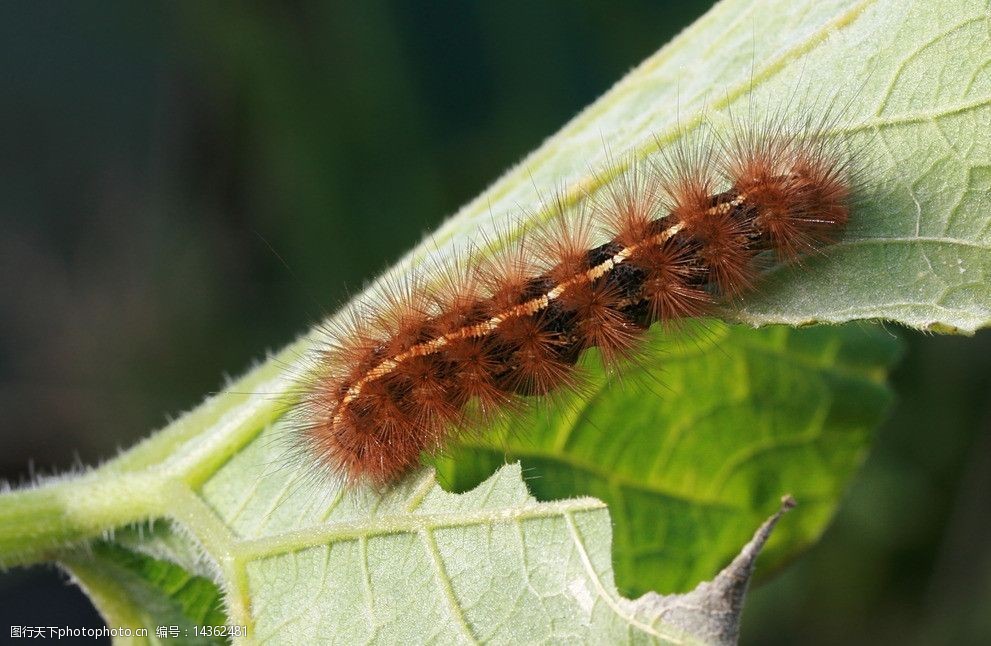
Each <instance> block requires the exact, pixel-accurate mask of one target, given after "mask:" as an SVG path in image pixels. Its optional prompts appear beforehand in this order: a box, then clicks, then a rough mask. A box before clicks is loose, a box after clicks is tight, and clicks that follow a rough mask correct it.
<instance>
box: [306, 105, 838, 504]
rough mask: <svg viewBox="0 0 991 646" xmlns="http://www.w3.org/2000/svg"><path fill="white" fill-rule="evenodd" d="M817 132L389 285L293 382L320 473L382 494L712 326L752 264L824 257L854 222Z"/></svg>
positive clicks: (741, 152)
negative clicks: (682, 324) (446, 451)
mask: <svg viewBox="0 0 991 646" xmlns="http://www.w3.org/2000/svg"><path fill="white" fill-rule="evenodd" d="M825 125H826V124H825V119H823V120H819V121H811V120H810V121H809V122H808V123H805V124H804V126H803V127H800V128H789V127H787V126H786V125H785V124H784V123H783V122H782V121H781V120H780V119H772V120H769V121H767V122H765V123H764V124H762V125H759V126H757V127H748V128H737V129H736V131H735V132H734V133H733V134H732V135H731V136H730V137H729V138H728V139H726V140H718V139H715V138H713V137H703V138H701V139H699V140H697V141H695V142H694V143H692V144H682V145H680V146H677V147H676V148H675V151H674V152H673V153H668V154H666V155H663V156H662V159H660V160H659V161H654V162H653V163H635V164H633V165H632V166H631V168H630V169H629V170H627V171H626V172H625V174H623V175H622V176H620V177H618V178H613V179H612V180H611V181H609V182H606V188H605V190H603V191H601V192H600V193H601V194H596V195H589V196H587V197H586V198H585V199H584V200H583V201H582V202H581V203H580V204H579V205H578V206H577V207H574V208H568V207H567V206H566V205H565V204H564V202H563V200H556V201H555V202H554V209H553V210H554V211H555V217H554V218H553V219H552V221H551V222H550V223H549V224H548V225H546V226H545V227H543V228H542V229H541V230H539V231H537V232H536V233H533V234H531V235H529V236H527V237H525V238H523V239H517V240H515V241H514V242H513V243H512V244H510V245H509V246H508V248H506V249H503V250H502V251H501V252H500V253H497V254H495V255H491V254H489V255H485V254H482V253H479V252H474V253H468V254H466V255H465V256H463V257H462V258H460V259H459V260H457V261H455V262H453V263H450V264H449V265H448V266H446V267H443V268H440V269H438V270H436V271H433V272H423V273H422V275H415V276H413V277H411V278H407V279H404V280H403V281H402V282H394V283H393V284H391V285H386V286H385V287H383V288H381V289H380V290H379V292H378V297H377V299H376V301H375V302H374V303H373V304H372V305H370V306H361V307H358V308H354V309H352V310H351V311H350V312H349V314H350V316H349V317H348V318H347V319H346V320H347V322H346V323H344V324H340V325H338V326H337V327H336V328H334V329H331V330H329V332H328V340H327V343H326V345H325V346H324V347H321V348H319V349H317V350H316V351H315V354H314V356H313V360H314V363H315V364H316V366H317V370H316V371H315V373H314V376H311V377H308V378H307V380H306V382H305V383H304V384H303V389H302V390H303V393H304V394H303V397H302V400H301V402H300V404H299V410H298V413H299V414H298V418H299V419H300V420H301V423H300V426H301V437H302V438H303V440H302V441H303V444H304V445H305V447H306V448H307V449H308V451H309V452H310V453H311V454H312V455H314V456H315V457H316V459H317V460H318V462H319V463H320V464H322V465H323V466H324V467H325V468H326V469H328V470H329V471H330V472H332V473H334V474H336V475H339V476H341V477H343V478H344V479H345V480H347V481H349V482H352V483H354V482H369V483H371V484H374V485H384V484H388V483H390V482H392V481H394V480H396V479H397V478H399V477H400V476H402V475H403V474H404V473H406V472H407V471H408V470H410V469H411V468H413V467H415V466H416V465H417V464H418V463H419V461H420V457H421V454H423V453H424V452H427V453H429V452H433V451H437V450H439V449H442V448H443V447H444V446H445V445H447V443H448V442H450V441H451V440H452V439H453V438H455V437H456V436H457V435H458V434H459V433H465V432H471V431H472V429H473V428H474V427H476V426H477V424H476V422H477V420H478V416H482V417H488V416H492V415H496V414H499V413H500V412H502V411H505V410H512V409H513V408H514V407H516V406H518V405H519V403H520V402H522V401H525V400H526V399H528V398H532V397H537V396H541V395H546V394H548V393H552V392H554V391H556V390H559V389H565V388H573V387H576V385H577V384H578V379H577V378H576V371H575V364H576V361H577V360H578V358H579V356H580V355H581V354H582V352H584V351H585V350H586V349H589V348H592V347H596V348H598V349H599V350H600V353H601V355H602V357H603V360H604V361H605V362H607V363H608V364H615V365H620V364H622V361H623V360H624V359H627V358H629V357H631V356H632V355H633V354H634V353H635V351H636V348H637V345H638V341H639V340H640V339H641V337H642V335H643V334H644V332H645V331H646V330H647V329H648V328H649V327H650V326H651V325H653V324H655V323H658V322H661V323H664V322H675V321H678V320H680V319H686V318H691V317H698V316H702V315H706V314H711V313H713V312H715V311H716V310H717V308H718V307H719V306H720V305H721V304H724V303H726V302H727V301H729V300H731V299H732V298H733V297H735V296H737V295H739V294H742V293H744V292H746V291H748V290H750V289H753V288H754V287H755V284H756V282H757V278H758V276H759V272H760V268H761V265H762V263H764V262H766V261H768V260H771V259H775V260H776V261H777V262H794V261H796V260H797V259H800V257H801V256H803V255H806V254H809V253H813V252H816V251H817V250H819V249H821V248H822V247H823V246H825V245H827V244H828V243H829V242H830V241H832V240H833V239H835V238H836V236H837V235H838V234H839V233H840V232H841V231H842V230H843V228H844V227H845V225H846V224H847V221H848V219H849V217H850V212H851V208H852V196H853V193H854V191H853V187H854V177H853V173H852V171H851V167H850V163H849V157H848V156H846V155H844V154H841V152H840V150H839V147H838V146H837V145H836V143H835V141H834V140H831V139H829V138H828V137H826V136H825V131H826V127H825Z"/></svg>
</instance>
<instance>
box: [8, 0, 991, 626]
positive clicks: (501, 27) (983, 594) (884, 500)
mask: <svg viewBox="0 0 991 646" xmlns="http://www.w3.org/2000/svg"><path fill="white" fill-rule="evenodd" d="M708 4H709V3H708V2H670V3H659V2H647V1H642V2H637V1H623V2H619V1H617V0H611V1H610V2H600V3H592V2H570V3H565V2H532V1H530V2H524V1H519V2H505V1H500V2H489V3H470V2H454V1H452V2H443V3H428V2H406V3H402V2H392V3H380V2H364V1H363V2H354V3H348V4H346V5H345V4H343V3H341V4H338V3H333V2H326V3H316V2H282V3H274V2H273V3H270V4H267V5H265V4H260V3H240V4H234V3H221V2H204V3H199V2H181V3H156V2H149V3H131V2H123V1H122V2H106V1H105V2H99V3H97V2H90V3H72V2H64V3H53V2H45V3H41V2H38V3H27V2H23V3H3V4H2V5H0V92H2V100H0V123H2V124H3V134H2V135H0V137H2V139H0V141H2V143H0V231H2V234H0V290H2V291H0V297H2V298H0V303H2V306H0V308H2V309H0V420H2V421H0V425H2V426H0V477H2V478H4V479H6V480H8V481H12V482H21V481H24V480H25V479H27V478H28V477H30V473H31V470H32V469H34V470H35V472H42V473H51V472H56V471H62V470H65V469H67V468H69V467H72V466H73V465H74V464H78V463H79V462H81V463H83V464H93V463H96V462H98V461H99V460H100V459H103V458H107V457H109V456H112V455H113V454H114V453H115V451H116V450H117V448H118V447H126V446H128V445H130V444H132V443H133V442H135V441H136V440H137V439H138V438H140V437H142V436H143V435H144V434H146V433H147V432H148V431H150V430H151V429H154V428H157V427H159V426H161V425H163V424H164V423H165V421H166V414H178V413H179V412H181V411H182V410H185V409H188V408H190V407H192V406H193V405H195V404H196V403H198V402H199V401H200V399H201V398H202V396H203V394H204V393H206V392H207V391H210V390H213V389H215V388H217V387H218V386H219V385H220V383H221V375H222V374H224V373H225V372H229V373H238V372H240V371H241V370H243V369H244V368H245V367H247V365H248V364H249V362H250V361H251V360H252V359H254V358H257V357H259V356H261V355H262V353H263V351H264V350H265V349H268V348H278V347H280V346H282V345H284V344H285V343H286V342H287V341H289V340H290V339H292V338H293V337H294V336H295V335H296V334H297V333H299V332H301V331H302V330H303V329H305V327H306V326H307V325H308V324H309V323H311V322H313V321H315V320H316V319H317V318H319V317H320V316H321V315H322V313H323V312H325V311H328V310H332V309H333V308H334V307H335V306H336V305H337V304H338V303H339V302H340V301H341V299H342V298H344V295H345V289H346V288H350V289H352V290H353V289H355V288H357V287H360V285H361V284H362V282H363V281H365V280H367V279H369V278H372V277H374V276H375V275H376V274H377V273H378V271H379V270H380V269H382V268H383V267H384V266H386V265H387V264H388V263H389V262H390V261H391V260H394V259H395V258H397V257H398V256H399V254H401V253H402V252H403V251H405V250H406V249H407V248H409V247H410V246H412V245H413V243H415V242H416V241H417V240H418V239H419V238H420V236H421V235H422V234H423V233H424V232H427V231H430V230H431V229H433V228H434V227H435V226H436V224H437V223H438V222H439V221H440V220H441V218H442V217H444V216H445V215H446V214H449V213H451V212H453V211H454V210H455V209H456V208H457V207H458V206H459V205H461V204H462V203H464V202H466V201H467V200H469V199H470V198H471V197H473V196H474V195H476V194H477V193H479V192H480V191H481V190H482V189H483V188H485V186H486V185H487V184H488V183H489V182H491V181H492V180H493V179H494V178H495V177H496V176H497V175H498V174H499V173H500V172H501V171H502V170H504V169H505V168H506V167H507V166H509V165H510V164H512V163H513V162H514V161H516V160H518V159H519V158H520V157H521V156H522V155H523V154H525V153H526V152H528V151H530V150H531V149H533V148H534V147H535V146H537V145H538V144H539V143H540V142H541V141H542V139H543V138H544V137H546V136H548V135H550V134H551V133H553V132H554V131H556V130H557V129H558V127H559V126H560V125H562V124H563V123H564V121H565V120H566V119H568V118H570V117H571V116H572V115H574V114H575V113H576V112H577V111H578V110H579V109H580V108H582V107H583V106H585V105H586V104H588V103H589V102H591V101H592V100H593V99H595V98H596V97H597V96H598V95H599V94H601V93H602V92H603V91H605V90H606V89H607V88H608V87H609V86H610V85H611V84H612V83H613V82H614V81H615V80H617V79H618V78H619V77H620V76H621V75H622V74H623V73H624V72H626V71H627V70H628V69H629V68H631V67H632V66H634V65H635V64H637V63H639V62H640V61H641V60H642V59H643V58H645V57H646V56H648V55H649V54H651V53H652V52H654V51H655V50H656V49H657V48H658V47H659V46H661V45H662V44H663V43H665V42H667V41H668V40H669V39H670V38H671V37H672V36H673V35H674V34H675V33H676V32H677V31H679V30H680V29H681V28H682V27H683V26H685V25H686V24H688V23H690V22H691V21H692V20H694V19H695V18H696V17H697V16H698V15H700V14H701V13H702V12H703V11H704V10H705V9H706V8H707V6H708ZM280 256H281V258H283V259H285V263H286V264H288V265H289V266H290V267H291V270H290V269H288V268H287V267H286V266H285V265H284V264H283V261H282V260H281V259H280ZM894 331H895V332H896V333H898V334H900V335H901V336H903V337H904V338H905V339H906V341H907V349H908V352H907V354H906V358H905V359H904V361H903V362H902V364H901V365H900V366H899V368H898V370H897V372H896V374H895V376H894V383H895V387H896V389H897V391H898V392H899V395H900V398H901V402H900V405H899V407H898V408H897V410H896V412H895V414H894V415H893V417H892V418H891V419H890V420H889V422H888V423H887V424H886V425H885V426H884V427H883V428H882V429H881V430H880V432H879V434H878V438H877V442H876V445H875V448H874V452H873V454H872V456H871V458H870V459H869V461H868V464H867V467H866V468H865V470H864V471H863V473H862V474H861V476H860V477H859V479H858V480H857V482H856V484H855V486H854V487H853V488H852V490H851V492H850V495H849V497H848V500H847V503H846V505H845V507H844V508H843V510H842V511H841V512H840V514H839V516H838V517H837V519H836V521H835V523H834V524H833V526H832V527H831V528H830V529H829V531H828V532H827V534H826V536H825V538H824V539H823V541H822V543H821V544H820V545H818V546H817V547H815V548H814V549H813V550H812V551H811V552H810V553H808V554H806V555H805V556H803V557H802V558H801V559H800V560H799V561H797V562H796V563H795V564H794V566H793V567H791V568H790V569H788V570H787V571H786V572H785V573H784V574H783V575H782V576H780V577H778V578H777V579H775V580H774V581H773V582H772V583H770V584H768V585H765V586H763V587H761V588H759V589H757V590H755V591H754V592H753V594H752V598H751V603H750V606H749V607H748V610H747V613H746V617H745V624H744V642H749V643H762V644H776V643H781V644H786V643H795V642H801V643H838V642H842V643H861V644H868V643H879V642H880V643H920V644H921V643H941V642H942V643H951V642H952V643H970V642H981V641H985V642H986V641H987V640H991V547H989V541H988V539H989V537H991V516H989V514H988V509H989V508H991V507H989V504H988V502H989V499H991V397H989V395H991V362H989V360H988V359H989V357H991V335H989V334H988V333H984V334H981V335H978V337H977V338H976V339H962V338H948V337H925V336H922V335H919V334H915V333H910V332H906V331H901V330H894ZM32 465H33V466H32ZM12 623H17V624H27V625H49V624H60V625H70V626H79V625H84V624H91V625H100V624H101V621H100V619H99V616H98V615H96V614H95V612H94V611H93V609H92V607H91V606H90V605H89V602H88V601H87V600H86V599H85V597H84V596H83V595H82V593H81V592H79V591H77V590H76V589H74V588H71V587H68V586H66V585H65V584H64V577H62V576H61V575H60V574H58V573H57V572H55V571H54V570H53V569H50V568H47V569H46V568H33V569H30V570H17V571H13V572H8V573H5V574H3V575H0V630H4V631H5V630H7V628H6V625H9V624H12Z"/></svg>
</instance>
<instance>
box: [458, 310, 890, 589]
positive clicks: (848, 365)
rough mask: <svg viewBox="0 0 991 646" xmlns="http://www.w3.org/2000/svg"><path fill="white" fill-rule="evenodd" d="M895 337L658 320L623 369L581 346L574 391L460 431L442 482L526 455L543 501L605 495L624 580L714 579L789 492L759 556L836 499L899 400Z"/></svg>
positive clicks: (813, 534)
mask: <svg viewBox="0 0 991 646" xmlns="http://www.w3.org/2000/svg"><path fill="white" fill-rule="evenodd" d="M897 349H898V343H897V342H896V339H895V338H893V337H891V336H890V335H888V334H886V333H885V332H883V331H881V330H880V329H877V328H873V327H863V326H860V327H852V326H845V327H843V328H822V327H820V328H811V329H806V330H792V329H788V328H784V327H771V328H766V329H763V330H749V329H744V328H741V327H739V326H727V325H722V324H717V323H709V324H708V325H706V327H705V328H704V331H703V332H699V331H695V332H692V333H689V334H682V335H672V334H655V335H654V336H653V338H652V344H651V345H650V347H649V352H648V353H647V358H645V359H644V360H643V361H641V362H638V363H637V364H636V365H634V366H631V367H630V369H629V370H626V371H624V372H623V373H622V376H621V378H620V379H618V382H619V383H617V379H616V376H615V375H612V376H610V375H609V374H607V373H606V372H604V371H603V370H602V369H601V367H600V365H599V364H598V362H597V360H595V359H593V360H591V361H587V362H586V368H585V370H586V374H587V375H588V380H587V385H586V387H584V388H583V389H582V392H581V394H580V395H577V394H576V395H570V396H568V397H567V398H564V399H563V400H562V401H559V402H555V406H554V407H553V408H551V409H550V410H549V411H547V410H539V409H538V410H537V411H534V412H533V413H531V414H529V415H527V416H526V417H523V418H519V419H513V420H512V422H511V423H510V424H508V425H506V426H505V427H504V428H502V429H498V432H493V433H488V434H484V435H480V436H478V437H474V438H472V439H471V440H468V441H466V442H465V443H464V444H463V445H462V446H461V447H460V449H459V450H457V451H455V452H453V453H452V454H451V455H449V456H446V457H444V458H441V459H440V460H438V467H439V471H440V474H441V476H440V477H441V481H442V482H445V483H450V484H451V485H452V486H453V487H455V488H457V489H462V488H468V487H473V486H475V484H476V483H477V482H478V481H480V480H482V479H484V478H485V477H487V475H488V474H489V473H491V472H492V470H493V469H494V468H496V467H497V466H498V465H499V464H502V463H503V462H504V461H505V460H520V461H521V462H522V464H523V467H524V472H525V473H526V474H527V476H528V477H529V484H530V488H531V489H532V491H533V492H534V494H535V495H536V496H537V497H538V498H540V499H542V500H554V499H558V498H567V497H570V496H576V495H580V494H591V495H594V496H596V497H597V498H599V499H601V500H603V501H604V502H606V503H607V504H608V506H609V509H610V510H611V512H612V516H613V526H614V530H615V539H614V548H613V549H614V565H615V568H616V577H617V580H618V582H619V584H620V588H621V589H622V590H624V591H626V592H629V593H637V594H639V593H643V592H646V591H648V590H653V589H659V590H665V591H676V590H677V591H685V590H690V589H691V588H692V587H694V586H695V585H696V584H697V583H699V582H700V581H703V580H705V579H708V578H709V577H711V576H712V574H713V573H714V572H716V571H717V570H718V569H719V567H721V566H722V565H723V564H725V563H727V562H728V561H729V560H730V559H731V558H732V557H733V556H734V555H735V554H736V553H737V551H738V550H739V546H740V545H741V544H742V543H743V542H744V541H745V540H746V538H747V537H748V536H749V535H750V533H751V532H752V531H753V528H754V527H755V526H756V525H757V524H758V523H760V522H761V520H763V519H764V518H765V517H766V516H767V514H768V513H769V511H770V510H772V509H774V507H775V506H776V505H777V502H778V500H779V499H780V498H781V496H782V495H785V494H791V495H793V496H794V497H795V498H796V499H797V500H798V502H799V503H800V504H799V508H798V509H797V510H796V511H795V512H794V513H792V514H791V516H790V517H789V518H788V520H787V521H786V522H784V523H783V524H782V525H781V527H780V528H779V530H778V531H777V533H776V535H775V536H774V538H773V539H772V540H771V542H770V544H769V545H768V549H767V553H766V554H765V558H764V562H765V566H766V567H778V566H780V565H781V564H782V563H784V562H785V561H787V560H789V559H791V558H793V557H794V556H795V553H796V552H797V551H800V550H802V549H804V548H805V547H806V546H808V545H809V544H811V543H812V542H813V541H815V540H816V539H817V538H818V537H819V535H820V534H821V533H822V531H823V530H824V529H825V526H826V523H827V522H828V521H829V519H830V518H831V517H832V515H833V512H834V511H835V510H836V506H837V504H838V503H839V500H840V498H841V496H842V493H843V491H844V490H845V489H846V486H847V484H848V483H849V480H850V477H851V476H852V475H853V473H854V472H855V471H856V469H857V467H859V465H860V463H861V461H862V460H863V458H864V456H865V455H866V451H867V447H868V446H869V441H870V438H871V432H872V430H873V429H874V428H875V427H876V426H877V425H878V423H879V422H880V421H881V419H882V418H883V415H884V412H885V411H886V409H887V407H888V405H889V404H890V402H891V393H890V391H889V390H888V388H887V387H886V385H885V383H884V380H885V375H886V373H887V368H888V365H889V364H890V363H891V361H892V360H893V359H894V357H895V355H896V353H897ZM562 411H563V412H562Z"/></svg>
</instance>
